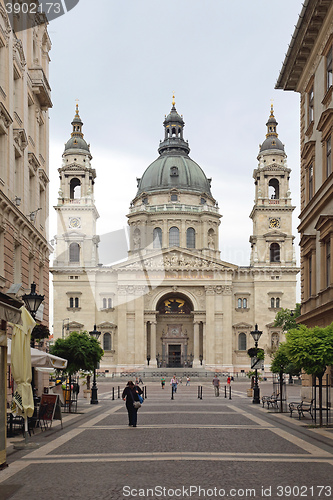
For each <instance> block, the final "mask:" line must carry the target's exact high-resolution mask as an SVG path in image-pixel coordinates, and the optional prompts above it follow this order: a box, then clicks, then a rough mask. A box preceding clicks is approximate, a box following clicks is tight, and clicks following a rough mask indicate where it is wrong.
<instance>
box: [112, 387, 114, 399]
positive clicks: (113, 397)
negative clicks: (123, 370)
mask: <svg viewBox="0 0 333 500" xmlns="http://www.w3.org/2000/svg"><path fill="white" fill-rule="evenodd" d="M112 401H114V387H112Z"/></svg>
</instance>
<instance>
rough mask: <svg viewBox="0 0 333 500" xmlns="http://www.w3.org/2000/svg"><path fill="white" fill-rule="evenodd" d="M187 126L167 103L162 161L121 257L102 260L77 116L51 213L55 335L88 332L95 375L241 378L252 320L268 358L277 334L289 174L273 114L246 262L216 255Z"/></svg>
mask: <svg viewBox="0 0 333 500" xmlns="http://www.w3.org/2000/svg"><path fill="white" fill-rule="evenodd" d="M184 125H185V123H184V120H183V117H182V116H180V115H179V114H178V112H177V110H176V107H175V102H174V101H173V104H172V109H171V111H170V113H169V115H168V116H166V118H165V120H164V123H163V126H164V139H163V141H161V142H160V144H159V148H158V153H159V156H158V158H157V159H156V160H155V161H154V162H153V163H151V165H149V167H148V168H147V169H146V171H145V172H144V173H143V175H142V176H141V178H139V179H137V182H138V188H137V193H136V195H135V197H134V199H133V200H132V202H131V205H130V209H129V213H128V216H127V217H128V224H129V241H130V243H129V251H128V259H127V260H126V262H123V263H121V264H117V265H103V264H101V263H99V257H98V247H99V237H98V236H97V234H96V220H97V218H98V212H97V208H96V205H95V199H94V183H95V179H96V171H95V169H94V168H92V166H91V160H92V156H91V153H90V147H89V146H88V144H87V142H86V141H85V139H84V136H83V132H82V126H83V123H82V121H81V118H80V115H79V110H78V107H77V109H76V114H75V117H74V120H73V122H72V127H73V129H72V134H71V138H70V139H69V141H68V142H67V143H66V146H65V151H64V153H63V157H62V166H61V167H60V168H59V174H60V190H59V198H58V202H57V205H56V206H55V210H56V212H57V216H58V223H57V224H58V225H57V236H56V242H57V244H56V249H55V259H54V262H53V266H52V269H51V272H52V273H53V289H54V338H55V339H56V338H57V337H60V336H63V335H65V334H66V332H67V330H69V331H75V330H81V331H82V330H88V331H90V330H92V329H93V326H94V325H96V326H97V329H98V330H99V331H101V333H102V335H101V337H100V340H101V344H102V347H103V348H104V351H105V354H104V357H103V359H102V361H101V364H100V369H101V370H102V371H107V372H121V371H126V370H132V369H143V368H144V367H147V366H148V365H149V366H150V367H180V366H186V367H193V368H198V367H201V366H202V367H205V368H206V369H209V370H216V369H218V370H225V371H229V372H240V371H248V370H249V358H248V355H247V349H248V348H249V347H252V346H253V341H252V337H251V334H250V332H251V330H253V329H254V327H255V324H256V323H257V324H258V325H259V328H260V329H261V330H262V331H263V335H262V337H261V340H260V346H261V347H263V348H265V350H266V353H267V354H268V355H269V354H270V353H271V352H272V350H274V348H275V347H276V346H277V345H278V343H279V341H280V340H281V338H282V333H281V331H280V330H279V329H278V328H275V327H274V326H273V322H274V318H275V315H276V312H277V311H278V310H279V309H280V308H281V307H291V308H293V307H294V305H295V299H296V297H295V295H296V275H297V272H298V269H297V267H296V260H295V252H294V247H293V239H294V238H293V236H292V212H293V210H294V208H295V207H293V206H292V203H291V195H290V190H289V176H290V172H291V170H290V169H289V168H288V166H287V163H286V158H287V155H286V153H285V151H284V145H283V144H282V142H281V141H280V139H279V138H278V134H277V122H276V119H275V117H274V112H273V108H272V109H271V113H270V116H269V119H268V122H267V124H266V126H267V134H266V138H265V140H264V142H263V144H262V145H261V147H260V151H259V155H258V165H257V167H256V168H255V170H254V172H253V178H254V184H255V203H254V206H253V208H252V211H251V215H250V217H251V218H252V220H253V234H252V235H251V237H250V244H251V249H252V251H251V259H250V263H249V266H244V267H243V266H237V265H235V264H231V263H228V262H224V261H223V260H221V257H220V251H219V226H220V217H221V215H220V212H219V208H218V204H217V202H216V200H215V199H214V197H213V194H212V192H211V179H209V178H207V177H206V175H205V173H204V172H203V170H202V169H201V167H200V166H199V165H198V164H197V163H196V162H195V161H193V160H192V159H191V158H190V156H189V152H190V147H189V144H188V142H187V141H186V140H185V139H184ZM249 182H250V179H249ZM268 363H269V359H268V360H267V364H268Z"/></svg>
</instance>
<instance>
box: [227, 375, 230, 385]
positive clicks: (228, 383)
mask: <svg viewBox="0 0 333 500" xmlns="http://www.w3.org/2000/svg"><path fill="white" fill-rule="evenodd" d="M230 384H231V378H230V376H228V378H227V385H228V386H230Z"/></svg>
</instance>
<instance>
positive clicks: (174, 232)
mask: <svg viewBox="0 0 333 500" xmlns="http://www.w3.org/2000/svg"><path fill="white" fill-rule="evenodd" d="M169 246H170V247H179V229H178V227H175V226H173V227H170V230H169Z"/></svg>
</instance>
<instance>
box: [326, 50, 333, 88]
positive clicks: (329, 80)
mask: <svg viewBox="0 0 333 500" xmlns="http://www.w3.org/2000/svg"><path fill="white" fill-rule="evenodd" d="M332 69H333V68H332V46H331V47H330V49H329V51H328V53H327V56H326V90H329V89H330V88H331V87H332V84H333V77H332Z"/></svg>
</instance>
